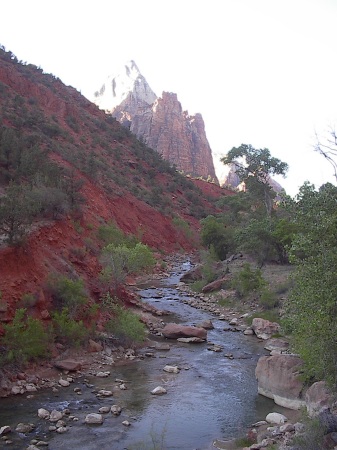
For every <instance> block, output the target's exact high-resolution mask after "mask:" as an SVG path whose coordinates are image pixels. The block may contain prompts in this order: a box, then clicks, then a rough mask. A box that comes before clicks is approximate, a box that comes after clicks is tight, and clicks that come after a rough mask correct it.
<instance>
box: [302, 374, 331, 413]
mask: <svg viewBox="0 0 337 450" xmlns="http://www.w3.org/2000/svg"><path fill="white" fill-rule="evenodd" d="M305 402H306V406H307V412H308V414H309V416H310V417H313V416H315V415H317V413H318V412H319V411H320V410H321V409H322V408H324V407H328V406H331V404H332V394H331V392H330V390H329V388H328V386H327V385H326V383H325V381H318V382H316V383H314V384H312V385H311V386H310V387H309V389H308V390H307V392H306V393H305Z"/></svg>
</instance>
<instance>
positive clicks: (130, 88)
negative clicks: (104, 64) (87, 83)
mask: <svg viewBox="0 0 337 450" xmlns="http://www.w3.org/2000/svg"><path fill="white" fill-rule="evenodd" d="M129 94H133V95H134V96H135V97H137V98H138V99H139V100H142V101H144V102H145V103H146V104H148V105H151V104H152V103H153V102H154V101H155V100H156V98H157V96H156V94H155V93H154V92H153V91H152V89H151V88H150V86H149V85H148V83H147V81H146V79H145V78H144V77H143V75H142V74H141V73H140V71H139V69H138V66H137V64H136V63H135V61H134V60H132V59H131V60H130V61H127V62H126V63H125V64H124V65H123V66H122V67H121V68H120V69H119V70H118V71H117V72H116V73H115V74H113V75H109V76H108V77H107V79H106V80H105V82H104V83H103V84H102V87H101V88H100V89H99V90H98V91H96V92H95V93H94V103H96V105H98V107H99V108H100V109H103V110H105V111H111V112H112V111H113V110H114V109H115V107H116V106H118V105H120V104H121V103H122V102H123V101H124V100H125V99H126V98H127V96H128V95H129Z"/></svg>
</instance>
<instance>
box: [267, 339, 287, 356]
mask: <svg viewBox="0 0 337 450" xmlns="http://www.w3.org/2000/svg"><path fill="white" fill-rule="evenodd" d="M264 348H265V349H266V350H269V351H270V352H271V351H278V352H279V353H281V352H285V351H287V350H288V349H289V342H288V341H286V340H285V339H280V338H271V339H268V340H267V342H266V344H265V346H264Z"/></svg>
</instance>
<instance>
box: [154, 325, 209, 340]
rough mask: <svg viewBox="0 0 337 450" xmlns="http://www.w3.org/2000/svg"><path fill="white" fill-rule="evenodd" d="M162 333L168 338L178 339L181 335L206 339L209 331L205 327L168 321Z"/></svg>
mask: <svg viewBox="0 0 337 450" xmlns="http://www.w3.org/2000/svg"><path fill="white" fill-rule="evenodd" d="M161 332H162V334H163V336H164V337H166V338H167V339H178V338H181V337H198V338H200V339H204V340H206V338H207V331H206V330H205V329H204V328H198V327H193V326H190V325H180V324H176V323H168V324H167V325H166V326H165V327H164V328H163V329H162V330H161Z"/></svg>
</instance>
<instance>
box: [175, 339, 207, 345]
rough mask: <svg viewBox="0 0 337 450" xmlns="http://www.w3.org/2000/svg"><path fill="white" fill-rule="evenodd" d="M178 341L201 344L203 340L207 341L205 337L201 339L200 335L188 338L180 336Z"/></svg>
mask: <svg viewBox="0 0 337 450" xmlns="http://www.w3.org/2000/svg"><path fill="white" fill-rule="evenodd" d="M177 341H178V342H183V343H185V344H200V343H201V342H205V339H200V338H198V337H188V338H178V339H177Z"/></svg>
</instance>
